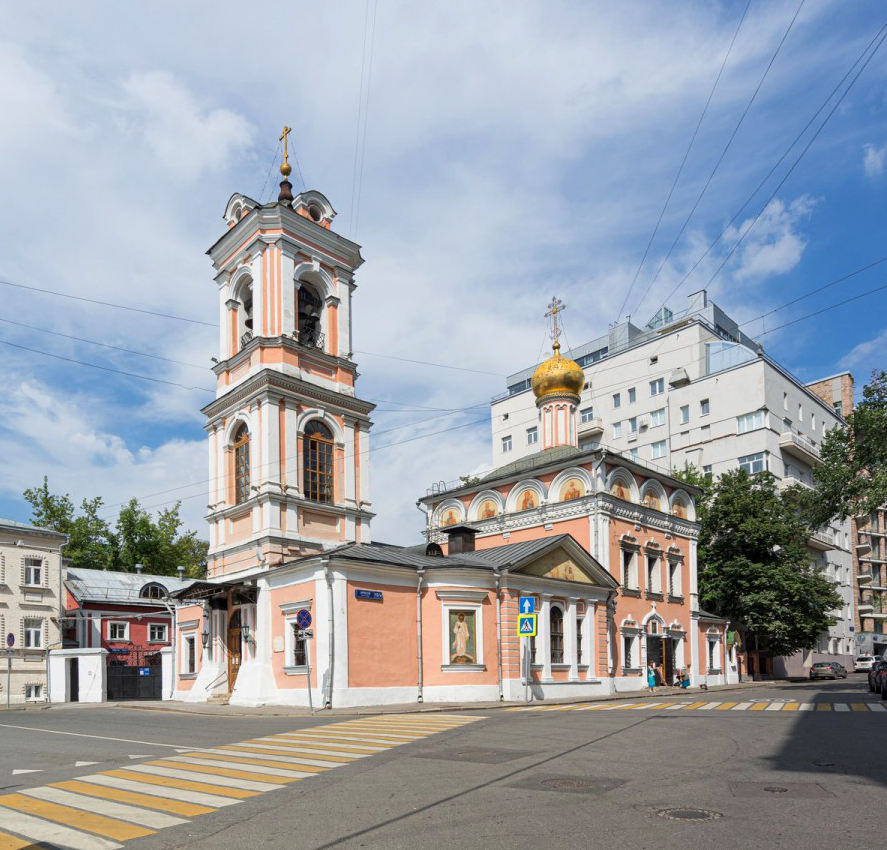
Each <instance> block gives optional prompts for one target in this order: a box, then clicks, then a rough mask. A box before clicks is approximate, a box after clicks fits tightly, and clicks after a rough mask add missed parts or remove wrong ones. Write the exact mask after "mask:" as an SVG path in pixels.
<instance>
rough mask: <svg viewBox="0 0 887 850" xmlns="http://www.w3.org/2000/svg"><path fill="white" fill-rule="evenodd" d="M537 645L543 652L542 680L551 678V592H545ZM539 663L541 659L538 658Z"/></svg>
mask: <svg viewBox="0 0 887 850" xmlns="http://www.w3.org/2000/svg"><path fill="white" fill-rule="evenodd" d="M541 596H542V611H541V612H540V616H539V627H538V634H537V635H536V646H537V647H538V648H539V650H538V651H539V652H540V653H541V654H542V681H543V682H547V681H548V680H549V679H551V625H550V624H551V594H550V593H543V594H541ZM536 661H537V663H538V661H539V659H538V658H537V659H536Z"/></svg>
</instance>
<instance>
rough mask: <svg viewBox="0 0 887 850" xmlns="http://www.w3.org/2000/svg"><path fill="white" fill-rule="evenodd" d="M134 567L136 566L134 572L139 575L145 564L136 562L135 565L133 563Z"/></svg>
mask: <svg viewBox="0 0 887 850" xmlns="http://www.w3.org/2000/svg"><path fill="white" fill-rule="evenodd" d="M135 568H136V572H137V573H138V574H139V575H141V574H142V570H144V569H145V565H144V564H136V565H135Z"/></svg>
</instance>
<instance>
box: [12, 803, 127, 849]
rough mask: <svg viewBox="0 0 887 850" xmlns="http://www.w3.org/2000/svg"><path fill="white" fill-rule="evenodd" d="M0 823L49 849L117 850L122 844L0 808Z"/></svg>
mask: <svg viewBox="0 0 887 850" xmlns="http://www.w3.org/2000/svg"><path fill="white" fill-rule="evenodd" d="M0 822H2V823H3V827H4V829H11V830H12V831H13V832H17V833H19V835H24V836H26V837H27V838H30V839H31V841H32V842H37V841H42V842H45V843H46V844H48V845H50V847H54V848H55V847H59V848H61V847H63V848H65V850H119V848H120V847H122V846H123V845H122V844H118V843H117V842H116V841H109V840H108V839H107V838H99V837H98V836H97V835H87V834H86V833H84V832H80V831H79V830H76V829H71V828H70V827H67V826H62V825H61V824H57V823H52V822H51V821H45V820H41V819H40V818H35V817H32V816H31V815H26V814H24V813H23V812H17V811H15V810H14V809H5V808H2V807H0Z"/></svg>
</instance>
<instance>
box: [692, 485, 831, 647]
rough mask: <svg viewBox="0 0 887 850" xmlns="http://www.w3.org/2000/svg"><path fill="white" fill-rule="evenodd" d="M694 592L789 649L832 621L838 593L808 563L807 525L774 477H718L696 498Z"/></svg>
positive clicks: (766, 641)
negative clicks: (696, 588) (697, 524)
mask: <svg viewBox="0 0 887 850" xmlns="http://www.w3.org/2000/svg"><path fill="white" fill-rule="evenodd" d="M700 501H701V504H699V505H698V506H697V515H698V518H699V522H700V524H701V530H700V538H699V564H700V567H699V596H700V603H701V605H702V606H703V607H704V608H707V609H709V610H711V611H713V612H714V613H716V614H719V615H721V616H723V617H727V618H728V619H730V620H731V621H733V622H734V623H736V624H737V625H738V626H739V628H740V629H741V630H744V631H746V632H751V633H753V634H754V635H755V637H756V638H757V640H758V645H759V646H766V647H767V648H768V649H770V650H771V651H772V652H774V653H775V654H777V655H790V654H792V653H793V652H796V651H798V650H800V649H806V648H809V647H811V646H813V645H814V644H815V643H816V641H817V639H818V638H819V635H820V634H821V633H822V632H823V631H824V630H825V629H827V628H828V627H829V626H830V625H832V624H833V623H834V622H835V618H834V617H832V616H831V615H830V613H829V612H831V611H834V610H835V609H837V608H839V607H840V606H841V599H840V597H839V596H838V594H837V592H836V591H835V589H834V586H833V585H832V583H831V582H830V581H829V580H828V578H827V577H826V576H825V575H824V574H823V571H822V570H821V569H820V568H818V567H817V566H816V565H815V564H814V563H812V561H811V555H810V551H809V549H808V548H807V539H808V536H809V533H810V532H809V528H808V526H807V524H806V523H805V522H804V519H803V518H802V516H801V515H800V514H799V513H798V511H797V509H796V506H795V504H794V502H793V500H792V499H791V498H789V499H785V498H783V497H782V496H781V494H780V493H779V491H778V490H777V489H776V486H775V483H774V479H773V476H771V475H770V474H769V473H761V474H759V475H755V476H751V475H749V474H748V473H747V472H745V471H744V470H741V469H737V470H733V471H731V472H727V473H725V474H724V475H722V476H721V477H720V478H719V479H718V481H717V482H716V483H715V484H714V485H713V486H711V487H710V490H709V491H708V493H707V495H706V496H705V497H704V498H703V499H702V500H700Z"/></svg>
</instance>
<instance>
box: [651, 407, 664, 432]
mask: <svg viewBox="0 0 887 850" xmlns="http://www.w3.org/2000/svg"><path fill="white" fill-rule="evenodd" d="M664 424H665V408H664V407H660V408H659V410H654V411H653V412H652V413H651V414H650V427H651V428H656V427H657V426H659V425H664Z"/></svg>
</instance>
